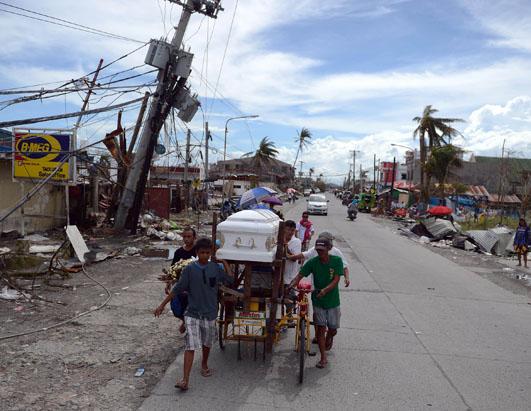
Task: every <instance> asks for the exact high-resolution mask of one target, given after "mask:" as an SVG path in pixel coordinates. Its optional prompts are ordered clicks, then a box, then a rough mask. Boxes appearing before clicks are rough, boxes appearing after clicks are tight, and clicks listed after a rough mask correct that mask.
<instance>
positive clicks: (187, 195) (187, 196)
mask: <svg viewBox="0 0 531 411" xmlns="http://www.w3.org/2000/svg"><path fill="white" fill-rule="evenodd" d="M191 135H192V132H191V131H190V129H188V130H187V131H186V155H185V158H184V189H185V194H184V204H186V210H188V207H190V181H189V180H190V177H189V176H188V171H189V170H188V167H189V164H190V136H191Z"/></svg>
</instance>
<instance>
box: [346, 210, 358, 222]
mask: <svg viewBox="0 0 531 411" xmlns="http://www.w3.org/2000/svg"><path fill="white" fill-rule="evenodd" d="M347 213H348V218H349V219H350V221H354V220H355V219H356V217H357V216H358V210H350V209H349V210H348V211H347Z"/></svg>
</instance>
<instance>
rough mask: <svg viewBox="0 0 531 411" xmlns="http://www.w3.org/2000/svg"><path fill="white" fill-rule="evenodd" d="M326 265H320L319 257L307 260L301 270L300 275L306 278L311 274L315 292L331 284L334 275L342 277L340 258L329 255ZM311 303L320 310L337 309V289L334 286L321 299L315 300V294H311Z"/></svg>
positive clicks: (341, 261)
mask: <svg viewBox="0 0 531 411" xmlns="http://www.w3.org/2000/svg"><path fill="white" fill-rule="evenodd" d="M329 258H330V260H329V261H328V263H326V264H325V263H322V262H321V260H320V258H319V257H314V258H312V259H311V260H308V261H307V262H306V264H304V265H303V266H302V268H301V271H300V273H301V275H302V276H303V277H308V276H309V275H310V274H313V284H314V286H315V288H316V289H317V290H322V289H324V288H326V287H328V285H329V284H330V283H331V282H332V280H333V279H334V277H335V276H336V275H338V276H341V275H343V260H341V257H338V256H335V255H331V256H329ZM312 303H313V304H314V305H315V306H317V307H321V308H335V307H339V287H338V286H337V285H336V286H335V287H334V289H332V290H331V291H330V292H329V293H328V294H326V295H325V296H324V297H323V298H317V293H315V292H314V293H312Z"/></svg>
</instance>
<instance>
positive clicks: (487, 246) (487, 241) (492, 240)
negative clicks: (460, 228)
mask: <svg viewBox="0 0 531 411" xmlns="http://www.w3.org/2000/svg"><path fill="white" fill-rule="evenodd" d="M466 234H467V235H468V236H470V238H472V239H473V240H474V241H475V242H476V244H477V245H479V247H480V248H481V249H482V250H483V251H486V252H487V253H491V252H492V249H493V248H494V246H495V245H496V243H498V241H499V239H498V236H497V235H496V234H494V233H493V232H491V231H488V230H471V231H467V233H466Z"/></svg>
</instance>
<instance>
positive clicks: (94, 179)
mask: <svg viewBox="0 0 531 411" xmlns="http://www.w3.org/2000/svg"><path fill="white" fill-rule="evenodd" d="M102 65H103V59H100V62H99V63H98V67H97V68H96V71H95V72H94V77H92V81H91V82H90V84H89V87H88V91H87V95H86V96H85V99H84V100H83V105H82V106H81V112H80V113H79V117H78V118H77V121H76V124H75V126H74V132H75V133H77V130H78V128H79V125H80V124H81V119H82V118H83V114H84V111H85V110H86V109H87V106H88V103H89V100H90V96H91V95H92V89H93V88H94V85H95V84H96V80H97V79H98V75H99V74H100V71H101V66H102ZM90 182H91V185H92V211H93V212H95V213H97V212H98V210H99V207H98V206H99V179H98V171H97V170H96V171H94V174H93V175H92V176H91V179H90ZM65 204H66V225H67V226H68V225H70V190H69V184H68V182H67V183H66V185H65Z"/></svg>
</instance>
